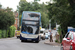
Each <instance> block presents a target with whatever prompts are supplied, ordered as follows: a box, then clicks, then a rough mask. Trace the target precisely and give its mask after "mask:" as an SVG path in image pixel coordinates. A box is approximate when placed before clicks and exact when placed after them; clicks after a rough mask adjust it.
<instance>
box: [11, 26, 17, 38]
mask: <svg viewBox="0 0 75 50" xmlns="http://www.w3.org/2000/svg"><path fill="white" fill-rule="evenodd" d="M15 30H16V27H15V26H11V27H10V37H13V36H14V35H15Z"/></svg>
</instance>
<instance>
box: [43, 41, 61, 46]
mask: <svg viewBox="0 0 75 50" xmlns="http://www.w3.org/2000/svg"><path fill="white" fill-rule="evenodd" d="M44 44H47V45H53V46H61V43H56V42H50V41H49V40H46V41H45V42H44Z"/></svg>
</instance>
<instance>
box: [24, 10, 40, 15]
mask: <svg viewBox="0 0 75 50" xmlns="http://www.w3.org/2000/svg"><path fill="white" fill-rule="evenodd" d="M25 12H27V13H36V14H41V13H40V12H33V11H23V13H25Z"/></svg>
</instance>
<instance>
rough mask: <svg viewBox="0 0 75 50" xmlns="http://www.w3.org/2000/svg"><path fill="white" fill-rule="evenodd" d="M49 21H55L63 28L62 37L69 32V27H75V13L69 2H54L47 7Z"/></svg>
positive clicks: (62, 0)
mask: <svg viewBox="0 0 75 50" xmlns="http://www.w3.org/2000/svg"><path fill="white" fill-rule="evenodd" d="M47 8H48V11H49V13H48V15H49V16H50V17H49V19H54V20H55V21H56V22H57V23H58V24H60V26H61V30H62V35H63V37H64V35H65V34H66V32H67V27H68V26H74V25H75V23H74V21H75V17H73V16H74V11H73V9H72V7H71V5H70V3H69V1H68V0H54V2H53V3H49V5H48V6H47Z"/></svg>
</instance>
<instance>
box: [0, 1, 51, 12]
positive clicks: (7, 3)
mask: <svg viewBox="0 0 75 50" xmlns="http://www.w3.org/2000/svg"><path fill="white" fill-rule="evenodd" d="M19 1H20V0H0V4H1V5H2V6H3V8H7V7H9V8H12V9H13V11H16V9H17V5H19ZM26 1H28V2H31V1H34V0H26ZM48 1H50V0H41V1H40V2H39V3H42V2H48Z"/></svg>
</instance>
